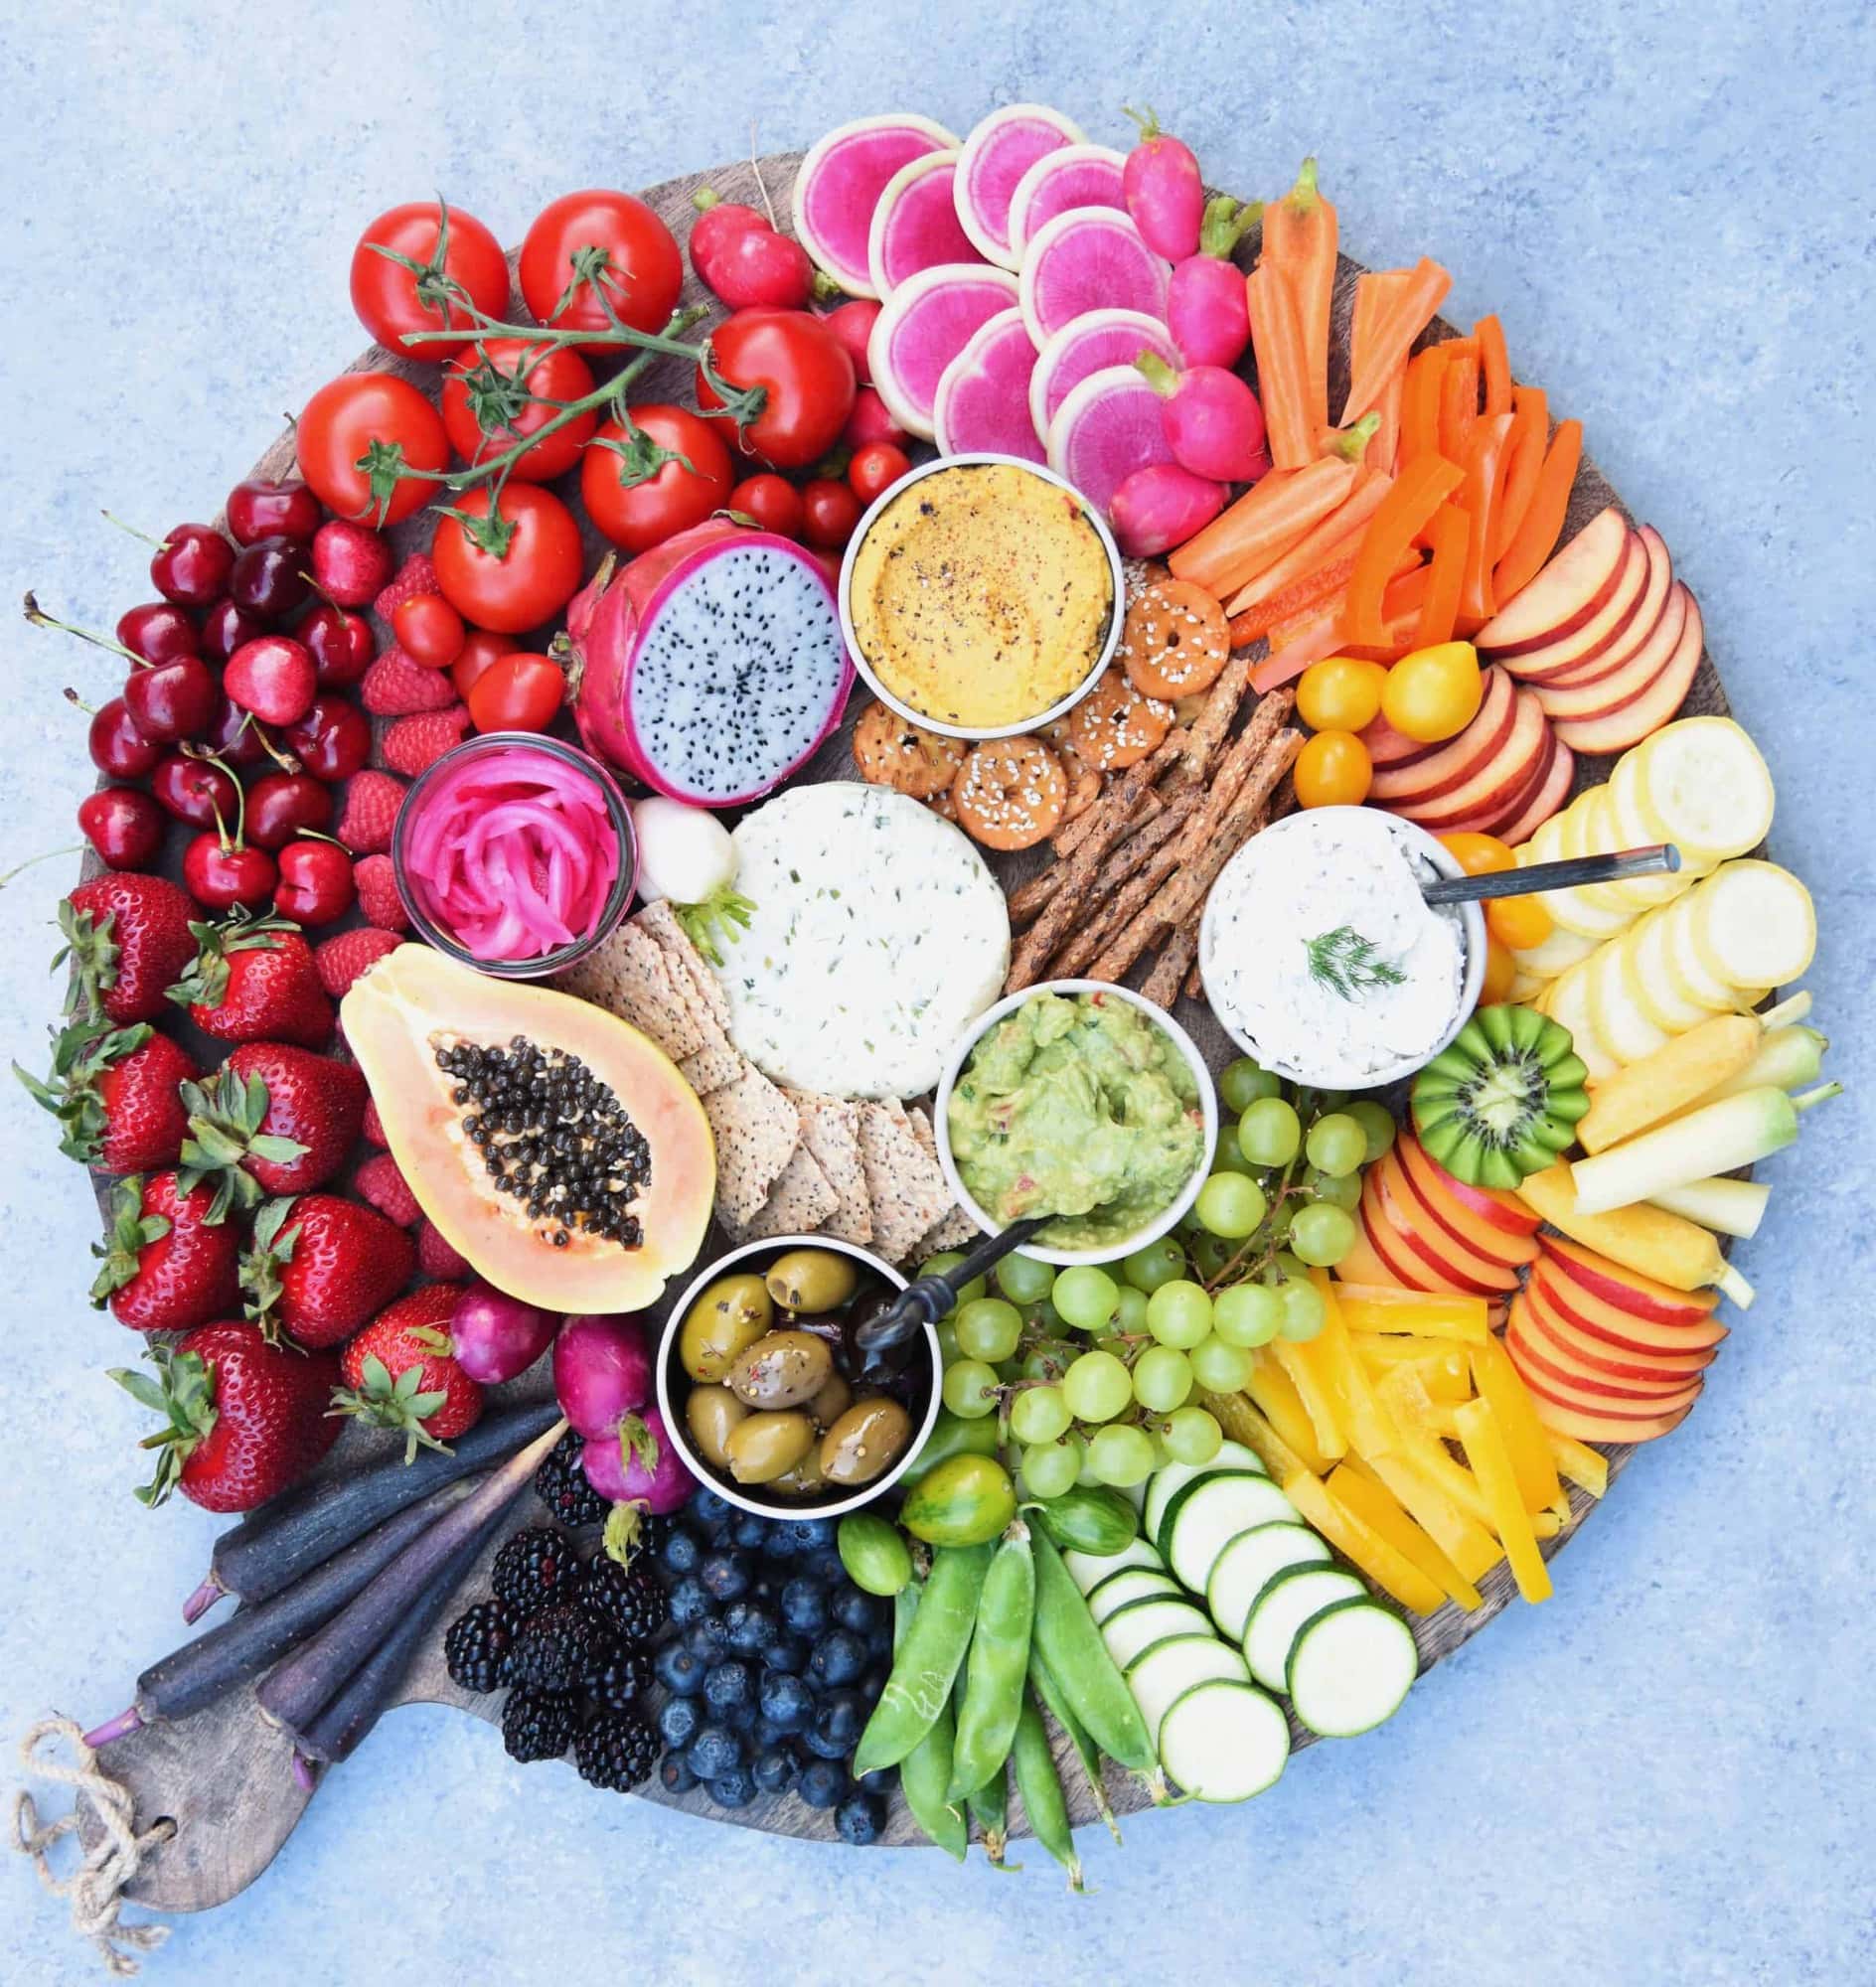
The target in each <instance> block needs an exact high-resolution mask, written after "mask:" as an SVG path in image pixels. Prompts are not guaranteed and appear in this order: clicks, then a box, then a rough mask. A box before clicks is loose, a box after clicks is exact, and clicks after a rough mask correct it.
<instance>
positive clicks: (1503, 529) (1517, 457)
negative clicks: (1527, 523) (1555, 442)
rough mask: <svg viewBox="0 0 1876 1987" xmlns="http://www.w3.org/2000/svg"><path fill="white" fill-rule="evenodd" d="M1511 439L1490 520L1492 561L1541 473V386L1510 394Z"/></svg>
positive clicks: (1513, 532) (1545, 407)
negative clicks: (1501, 485)
mask: <svg viewBox="0 0 1876 1987" xmlns="http://www.w3.org/2000/svg"><path fill="white" fill-rule="evenodd" d="M1511 401H1512V409H1511V410H1512V421H1511V439H1510V441H1509V442H1508V443H1507V444H1506V448H1505V453H1506V455H1507V457H1508V458H1509V460H1508V466H1507V467H1506V469H1505V472H1504V496H1503V499H1502V501H1501V502H1500V503H1499V505H1498V515H1497V516H1496V518H1494V519H1493V520H1492V528H1491V563H1492V564H1493V566H1496V564H1497V563H1498V561H1499V560H1500V559H1501V558H1503V556H1504V554H1505V551H1506V549H1507V548H1508V546H1509V545H1510V543H1511V540H1512V539H1513V538H1514V537H1516V536H1517V528H1518V527H1519V526H1520V525H1521V524H1522V523H1523V522H1524V513H1525V512H1526V511H1528V510H1529V509H1530V503H1531V497H1532V495H1533V494H1534V493H1535V491H1536V489H1537V479H1538V478H1539V477H1540V476H1541V475H1542V474H1543V473H1544V450H1545V448H1546V446H1547V445H1548V444H1549V441H1550V400H1549V397H1548V395H1547V394H1546V393H1545V392H1544V389H1543V388H1542V387H1541V386H1519V387H1518V388H1517V389H1516V390H1515V392H1513V394H1512V396H1511Z"/></svg>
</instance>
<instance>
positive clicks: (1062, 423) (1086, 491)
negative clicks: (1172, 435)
mask: <svg viewBox="0 0 1876 1987" xmlns="http://www.w3.org/2000/svg"><path fill="white" fill-rule="evenodd" d="M1143 387H1144V388H1145V391H1144V392H1143V391H1142V390H1141V389H1142V388H1143ZM1161 406H1162V402H1161V399H1160V395H1159V394H1158V393H1157V392H1155V391H1154V389H1153V387H1152V386H1151V385H1150V384H1149V383H1148V382H1147V380H1146V378H1145V376H1144V375H1142V374H1140V373H1137V372H1136V371H1135V370H1134V368H1133V367H1131V366H1109V367H1105V368H1103V369H1102V371H1100V372H1099V373H1090V374H1089V375H1088V377H1087V378H1086V379H1085V380H1083V381H1082V382H1081V383H1080V384H1079V385H1078V386H1076V387H1075V388H1074V389H1073V390H1072V391H1071V392H1070V393H1069V395H1068V397H1067V399H1065V400H1064V401H1063V402H1062V403H1061V406H1060V407H1059V408H1058V409H1057V410H1056V414H1055V418H1054V419H1053V420H1052V421H1050V422H1049V424H1048V466H1049V467H1050V468H1051V469H1052V470H1054V472H1055V474H1056V475H1057V476H1065V477H1066V478H1067V479H1068V481H1069V482H1070V483H1072V484H1073V485H1074V486H1075V488H1076V489H1077V490H1079V491H1080V492H1081V494H1082V495H1083V496H1084V497H1085V498H1086V499H1087V500H1088V502H1089V503H1090V504H1093V505H1095V506H1097V507H1098V508H1099V510H1100V511H1101V514H1102V515H1103V516H1104V517H1105V516H1106V515H1107V512H1108V510H1109V509H1110V507H1111V506H1112V504H1113V502H1114V493H1115V491H1116V490H1118V489H1119V488H1120V487H1121V485H1122V484H1123V483H1125V482H1126V481H1127V479H1128V477H1130V476H1131V475H1133V473H1134V471H1135V470H1137V469H1148V468H1151V467H1152V465H1153V464H1155V463H1157V462H1171V461H1172V460H1173V450H1172V447H1171V445H1170V444H1169V443H1168V441H1167V438H1166V421H1165V419H1164V417H1163V416H1162V414H1161V411H1160V410H1161Z"/></svg>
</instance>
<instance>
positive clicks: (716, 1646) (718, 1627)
mask: <svg viewBox="0 0 1876 1987" xmlns="http://www.w3.org/2000/svg"><path fill="white" fill-rule="evenodd" d="M684 1639H685V1641H686V1642H687V1643H688V1644H689V1645H690V1646H691V1647H692V1648H694V1649H695V1650H696V1651H697V1652H698V1654H699V1655H700V1656H702V1657H703V1660H704V1661H705V1662H706V1663H713V1662H715V1661H716V1660H717V1658H718V1657H719V1656H721V1654H722V1653H723V1651H724V1650H725V1649H726V1648H727V1647H728V1646H729V1629H728V1627H727V1626H726V1625H725V1624H724V1621H723V1617H722V1616H721V1615H720V1614H704V1615H703V1616H701V1617H700V1618H699V1619H698V1620H696V1621H693V1622H692V1623H691V1626H690V1628H689V1629H688V1630H687V1632H686V1634H685V1638H684Z"/></svg>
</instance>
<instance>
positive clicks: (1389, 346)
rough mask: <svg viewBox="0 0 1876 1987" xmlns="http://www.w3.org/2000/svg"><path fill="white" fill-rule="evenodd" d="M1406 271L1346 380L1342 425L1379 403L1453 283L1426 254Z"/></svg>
mask: <svg viewBox="0 0 1876 1987" xmlns="http://www.w3.org/2000/svg"><path fill="white" fill-rule="evenodd" d="M1405 274H1406V276H1407V281H1406V282H1404V283H1402V284H1400V285H1399V286H1398V288H1397V289H1396V292H1395V294H1394V296H1393V298H1392V300H1391V301H1390V303H1389V304H1388V307H1387V309H1386V310H1384V311H1383V312H1382V313H1381V322H1380V323H1379V324H1378V325H1376V326H1375V328H1374V336H1373V338H1372V339H1371V340H1370V341H1369V343H1368V350H1367V352H1366V354H1365V355H1364V357H1363V360H1362V364H1361V366H1360V368H1359V370H1358V371H1356V372H1355V373H1354V375H1353V377H1352V378H1351V379H1350V381H1349V382H1348V397H1347V399H1346V400H1345V401H1344V402H1343V403H1342V410H1341V425H1342V426H1343V427H1347V426H1348V425H1349V424H1350V423H1351V422H1353V421H1358V420H1359V419H1360V418H1361V416H1362V415H1363V414H1365V413H1366V412H1367V411H1368V410H1369V408H1371V407H1374V406H1377V405H1378V404H1379V403H1380V398H1381V395H1382V393H1384V392H1385V391H1386V390H1387V382H1388V381H1389V380H1390V379H1392V378H1393V376H1394V374H1395V373H1396V372H1398V371H1399V369H1400V368H1401V367H1402V366H1403V365H1405V364H1406V360H1407V355H1408V353H1409V352H1411V351H1412V350H1413V344H1414V340H1415V339H1416V338H1418V337H1419V336H1420V334H1421V333H1422V332H1423V331H1425V330H1426V328H1427V326H1428V325H1430V324H1431V323H1432V322H1433V320H1434V317H1435V316H1436V315H1437V313H1438V311H1439V308H1440V306H1441V305H1442V304H1443V303H1444V302H1445V301H1446V293H1447V291H1448V290H1450V289H1451V288H1452V287H1453V278H1452V276H1451V274H1450V273H1449V272H1448V271H1447V270H1445V269H1443V268H1442V267H1441V266H1440V264H1439V263H1438V262H1435V261H1432V260H1430V259H1429V258H1428V257H1426V256H1425V255H1423V256H1422V257H1421V258H1420V260H1419V261H1418V262H1417V263H1416V264H1415V265H1414V266H1413V268H1411V269H1409V270H1407V271H1405Z"/></svg>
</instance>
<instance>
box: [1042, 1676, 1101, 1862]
mask: <svg viewBox="0 0 1876 1987" xmlns="http://www.w3.org/2000/svg"><path fill="white" fill-rule="evenodd" d="M1029 1686H1030V1688H1031V1689H1032V1690H1033V1691H1034V1692H1035V1694H1036V1697H1037V1699H1038V1700H1039V1701H1040V1703H1041V1706H1042V1709H1043V1710H1044V1711H1046V1712H1047V1713H1048V1715H1049V1716H1050V1717H1051V1718H1052V1719H1054V1721H1055V1723H1056V1724H1057V1725H1059V1726H1060V1727H1061V1728H1062V1730H1063V1731H1064V1732H1065V1733H1067V1735H1068V1743H1069V1744H1070V1745H1071V1746H1072V1747H1073V1748H1074V1749H1075V1758H1076V1761H1077V1762H1078V1763H1079V1765H1080V1767H1081V1771H1082V1776H1083V1777H1084V1778H1085V1779H1086V1780H1087V1782H1088V1792H1089V1793H1090V1794H1092V1795H1093V1797H1094V1805H1095V1811H1096V1812H1097V1813H1098V1814H1099V1815H1100V1817H1101V1819H1102V1820H1103V1821H1104V1822H1106V1823H1107V1832H1108V1833H1109V1834H1110V1835H1111V1836H1112V1837H1113V1838H1114V1840H1115V1841H1116V1842H1119V1841H1120V1839H1121V1825H1120V1823H1119V1822H1118V1821H1116V1820H1115V1819H1114V1809H1113V1807H1112V1805H1111V1804H1110V1803H1109V1801H1108V1797H1107V1788H1106V1787H1105V1786H1104V1785H1103V1784H1102V1782H1101V1752H1100V1748H1099V1747H1097V1746H1096V1745H1095V1743H1094V1741H1093V1740H1092V1739H1090V1738H1089V1737H1088V1730H1087V1727H1086V1726H1085V1725H1083V1724H1082V1722H1081V1720H1080V1719H1079V1718H1077V1717H1076V1716H1075V1714H1074V1711H1073V1709H1072V1708H1071V1707H1070V1705H1069V1702H1068V1700H1067V1698H1065V1697H1064V1696H1063V1695H1062V1687H1061V1685H1060V1684H1058V1683H1057V1682H1056V1681H1055V1673H1054V1672H1053V1671H1052V1670H1051V1669H1050V1668H1049V1666H1048V1664H1047V1663H1045V1662H1044V1661H1043V1660H1042V1652H1041V1650H1040V1649H1038V1648H1035V1647H1034V1646H1033V1645H1031V1647H1030V1649H1029Z"/></svg>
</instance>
